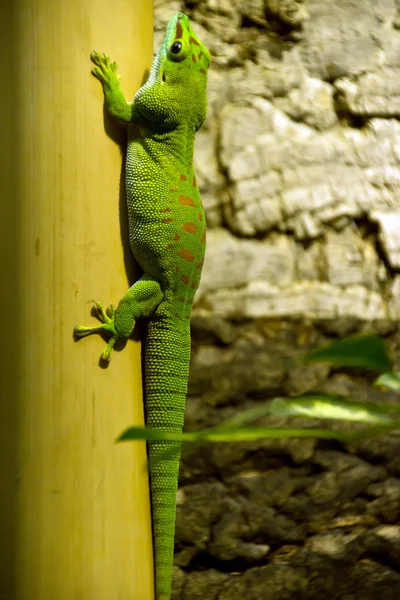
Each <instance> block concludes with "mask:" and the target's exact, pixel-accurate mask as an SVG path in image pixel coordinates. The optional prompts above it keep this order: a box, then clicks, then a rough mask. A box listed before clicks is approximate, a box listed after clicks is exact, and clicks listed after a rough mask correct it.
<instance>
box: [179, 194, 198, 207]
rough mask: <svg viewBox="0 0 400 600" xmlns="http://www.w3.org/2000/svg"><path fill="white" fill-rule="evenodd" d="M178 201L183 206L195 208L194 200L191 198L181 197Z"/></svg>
mask: <svg viewBox="0 0 400 600" xmlns="http://www.w3.org/2000/svg"><path fill="white" fill-rule="evenodd" d="M178 200H179V202H180V203H181V204H182V205H183V206H195V203H194V200H193V198H191V197H190V196H179V198H178Z"/></svg>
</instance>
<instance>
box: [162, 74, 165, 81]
mask: <svg viewBox="0 0 400 600" xmlns="http://www.w3.org/2000/svg"><path fill="white" fill-rule="evenodd" d="M162 80H163V81H165V73H163V74H162Z"/></svg>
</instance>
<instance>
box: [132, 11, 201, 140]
mask: <svg viewBox="0 0 400 600" xmlns="http://www.w3.org/2000/svg"><path fill="white" fill-rule="evenodd" d="M210 63H211V56H210V53H209V51H208V50H207V48H206V47H205V46H204V45H203V44H202V43H201V41H200V40H199V39H198V37H197V36H196V34H195V32H194V31H193V29H192V26H191V24H190V21H189V17H187V16H186V15H185V14H183V13H177V14H176V15H174V16H173V17H171V19H170V20H169V23H168V25H167V28H166V31H165V35H164V39H163V42H162V44H161V47H160V49H159V51H158V53H157V55H156V56H155V58H154V61H153V65H152V67H151V71H150V75H149V78H148V80H147V81H146V83H145V84H144V85H143V86H142V87H141V88H140V90H139V91H138V92H137V94H136V96H135V105H137V107H138V109H139V111H140V112H141V113H142V114H143V115H144V116H145V117H146V118H148V119H149V120H150V121H160V122H161V121H162V122H164V123H165V124H166V125H172V126H174V125H179V124H180V123H183V122H186V123H188V124H193V125H194V127H195V129H196V131H197V129H199V128H200V127H201V126H202V124H203V122H204V120H205V118H206V115H207V96H206V87H207V71H208V67H209V66H210Z"/></svg>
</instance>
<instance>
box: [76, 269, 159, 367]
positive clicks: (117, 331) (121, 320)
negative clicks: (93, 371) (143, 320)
mask: <svg viewBox="0 0 400 600" xmlns="http://www.w3.org/2000/svg"><path fill="white" fill-rule="evenodd" d="M162 299H163V292H162V291H161V287H160V284H159V282H158V281H156V280H155V279H153V278H152V277H146V276H145V275H143V277H141V278H140V279H139V280H138V281H137V282H136V283H134V284H133V285H132V287H130V288H129V290H128V291H127V292H126V294H125V295H124V296H123V297H122V298H121V300H120V302H119V304H118V306H117V308H116V309H114V307H113V306H112V305H111V304H110V306H108V308H107V310H104V308H103V306H102V304H101V303H100V302H95V303H94V308H95V312H96V316H97V318H98V319H99V320H100V321H101V325H94V326H92V327H85V326H83V325H76V327H75V329H74V334H75V335H76V336H77V337H84V336H86V335H90V334H91V333H102V332H104V333H106V334H107V335H108V336H109V337H110V339H109V341H108V344H107V346H106V348H105V350H104V352H103V354H102V358H103V360H105V361H107V362H110V359H111V353H112V349H113V347H114V344H115V342H117V341H118V340H120V339H126V338H128V337H129V336H130V335H131V333H132V331H133V328H134V326H135V323H136V320H137V319H139V318H140V317H150V315H152V314H153V312H154V311H155V309H156V308H157V306H158V305H159V304H160V302H161V300H162Z"/></svg>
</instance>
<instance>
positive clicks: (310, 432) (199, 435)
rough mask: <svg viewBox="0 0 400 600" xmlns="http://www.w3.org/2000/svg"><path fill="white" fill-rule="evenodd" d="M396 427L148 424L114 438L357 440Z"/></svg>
mask: <svg viewBox="0 0 400 600" xmlns="http://www.w3.org/2000/svg"><path fill="white" fill-rule="evenodd" d="M394 429H400V421H393V422H391V423H388V424H385V425H383V424H382V425H379V426H378V425H377V426H375V427H369V428H365V429H360V430H358V431H345V430H335V431H333V430H331V429H321V428H304V429H303V428H299V427H297V428H292V427H243V428H239V429H223V428H222V429H220V428H218V427H214V428H212V429H203V430H202V431H195V432H190V433H170V432H167V431H160V430H158V429H151V428H150V427H129V428H128V429H126V430H125V431H124V432H123V433H122V434H121V435H120V436H119V438H117V440H116V441H117V442H131V441H135V440H147V441H156V440H158V441H169V442H203V441H207V442H250V441H257V440H263V439H277V438H321V439H337V440H344V441H352V440H357V439H360V438H362V437H368V436H372V435H378V434H380V433H383V432H386V431H391V430H394Z"/></svg>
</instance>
